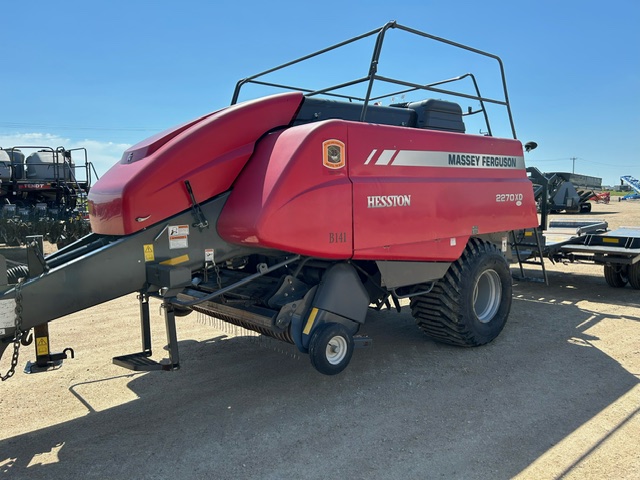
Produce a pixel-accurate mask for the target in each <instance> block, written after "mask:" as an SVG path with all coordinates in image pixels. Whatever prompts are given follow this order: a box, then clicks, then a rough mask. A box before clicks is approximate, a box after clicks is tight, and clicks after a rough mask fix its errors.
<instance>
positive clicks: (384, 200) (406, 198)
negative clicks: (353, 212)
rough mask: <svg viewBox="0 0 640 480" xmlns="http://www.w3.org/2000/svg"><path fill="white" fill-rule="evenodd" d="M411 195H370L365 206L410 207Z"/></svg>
mask: <svg viewBox="0 0 640 480" xmlns="http://www.w3.org/2000/svg"><path fill="white" fill-rule="evenodd" d="M410 206H411V195H370V196H368V197H367V208H390V207H410Z"/></svg>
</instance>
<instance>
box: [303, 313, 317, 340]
mask: <svg viewBox="0 0 640 480" xmlns="http://www.w3.org/2000/svg"><path fill="white" fill-rule="evenodd" d="M317 315H318V309H317V308H313V309H311V313H310V314H309V319H308V320H307V324H306V325H305V326H304V330H303V331H302V333H303V334H305V335H309V332H311V327H313V322H315V321H316V316H317Z"/></svg>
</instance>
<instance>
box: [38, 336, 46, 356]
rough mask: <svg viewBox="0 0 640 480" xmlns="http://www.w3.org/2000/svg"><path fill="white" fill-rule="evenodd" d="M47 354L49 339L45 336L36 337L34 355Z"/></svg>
mask: <svg viewBox="0 0 640 480" xmlns="http://www.w3.org/2000/svg"><path fill="white" fill-rule="evenodd" d="M48 354H49V340H47V337H38V338H36V355H48Z"/></svg>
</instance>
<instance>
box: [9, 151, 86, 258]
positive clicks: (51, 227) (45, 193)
mask: <svg viewBox="0 0 640 480" xmlns="http://www.w3.org/2000/svg"><path fill="white" fill-rule="evenodd" d="M93 175H96V174H95V170H94V169H93V165H92V164H91V163H90V162H89V161H88V159H87V151H86V150H85V149H84V148H75V149H69V150H68V149H65V148H64V147H58V148H56V149H53V148H50V147H40V146H17V147H11V148H4V149H0V182H1V183H0V242H3V243H6V244H7V245H12V246H14V245H20V244H24V243H25V242H26V238H27V237H28V236H31V235H42V236H43V237H44V239H45V240H46V241H48V242H51V243H55V244H58V245H60V246H63V245H66V244H68V243H70V242H72V241H74V240H76V239H78V238H81V237H83V236H85V235H86V234H88V233H89V232H90V224H89V220H88V216H87V202H86V200H87V194H88V193H89V189H90V187H91V181H92V176H93ZM96 177H97V175H96Z"/></svg>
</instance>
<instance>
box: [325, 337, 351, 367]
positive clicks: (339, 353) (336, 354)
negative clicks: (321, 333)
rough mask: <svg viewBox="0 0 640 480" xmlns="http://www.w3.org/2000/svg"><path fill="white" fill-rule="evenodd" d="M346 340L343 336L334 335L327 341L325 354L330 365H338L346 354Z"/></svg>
mask: <svg viewBox="0 0 640 480" xmlns="http://www.w3.org/2000/svg"><path fill="white" fill-rule="evenodd" d="M347 349H348V345H347V340H346V339H345V338H344V337H341V336H339V335H336V336H335V337H332V338H331V340H329V342H328V343H327V348H326V350H325V355H326V357H327V361H328V362H329V363H330V364H331V365H338V364H339V363H340V362H341V361H342V360H344V358H345V357H346V356H347Z"/></svg>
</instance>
